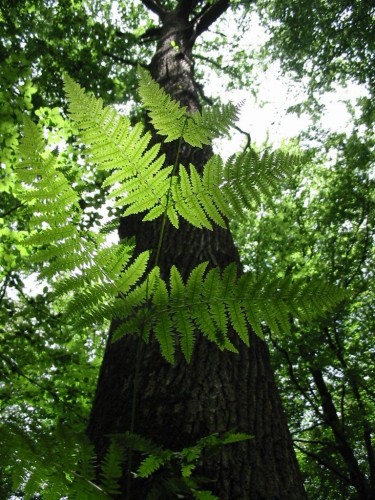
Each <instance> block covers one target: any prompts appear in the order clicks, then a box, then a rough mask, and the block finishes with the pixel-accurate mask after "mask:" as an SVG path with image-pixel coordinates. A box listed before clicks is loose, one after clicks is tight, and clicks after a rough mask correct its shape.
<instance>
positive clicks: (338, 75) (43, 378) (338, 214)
mask: <svg viewBox="0 0 375 500" xmlns="http://www.w3.org/2000/svg"><path fill="white" fill-rule="evenodd" d="M177 3H178V2H173V1H170V2H168V1H165V2H153V1H151V0H150V1H146V0H145V1H144V2H117V3H111V2H108V3H107V2H88V1H83V0H82V1H81V0H74V1H73V0H71V1H62V0H60V1H58V2H57V1H47V2H45V1H44V2H39V1H36V0H34V1H26V2H24V1H20V2H17V1H16V2H12V5H11V6H9V5H8V4H7V2H5V3H4V5H1V18H0V26H1V34H0V37H1V61H0V64H1V77H0V78H1V87H0V99H1V111H0V113H1V122H0V127H1V141H2V142H1V144H2V147H1V171H0V174H1V201H0V203H1V207H0V219H1V229H0V235H1V240H0V264H1V268H0V273H1V275H0V278H1V290H0V299H1V310H0V338H1V346H2V348H1V352H0V360H1V365H0V366H1V373H2V381H1V385H0V391H1V425H2V430H4V432H3V434H2V437H1V438H0V439H1V440H2V445H3V449H4V450H8V453H4V454H3V457H2V459H1V460H2V461H1V462H0V466H1V472H0V474H1V476H0V480H1V483H0V488H1V490H0V491H1V493H0V495H1V497H2V498H12V495H14V497H15V498H16V497H21V498H22V497H23V496H26V497H27V495H33V494H34V491H33V487H34V486H33V485H32V482H31V481H29V479H30V477H32V475H33V474H34V473H35V470H38V474H39V476H40V477H41V479H40V478H39V479H38V480H35V484H37V485H39V487H40V484H43V481H47V482H48V479H47V478H48V477H49V475H50V474H52V472H51V467H54V468H55V469H56V467H57V466H53V463H52V466H51V460H50V458H51V453H52V451H51V449H53V453H54V454H55V455H54V456H55V457H58V456H63V455H64V453H68V452H67V449H68V448H69V446H70V445H71V443H72V441H69V439H72V440H74V439H76V436H77V435H78V434H79V433H80V432H81V431H82V430H84V429H85V427H86V425H87V420H88V416H89V412H90V408H91V404H92V400H93V395H94V391H95V387H96V380H97V376H98V372H99V368H100V365H101V362H102V357H103V352H104V348H105V341H106V331H107V329H108V324H104V325H100V327H99V326H98V327H97V328H96V329H92V328H85V329H81V330H80V331H75V330H74V329H72V326H71V325H70V324H69V323H64V322H62V320H61V318H62V316H61V311H62V310H63V308H64V304H63V303H60V304H58V305H56V303H55V302H52V294H51V290H52V287H53V284H52V282H51V283H48V281H45V282H43V283H41V285H40V286H38V287H37V288H34V289H32V290H30V286H27V283H30V281H29V280H28V279H27V278H28V277H29V276H34V273H35V271H36V270H37V263H34V262H33V261H32V254H33V250H32V249H30V248H29V247H25V245H23V243H22V242H23V240H24V238H25V235H26V234H28V233H29V231H30V226H29V219H28V216H27V215H26V214H25V213H24V212H23V211H22V208H23V207H22V204H21V203H20V202H19V201H18V200H19V197H18V196H17V192H18V191H17V190H19V189H20V188H19V184H18V181H17V178H16V176H15V174H14V171H15V166H16V164H17V162H18V161H19V150H18V145H19V135H20V131H21V129H22V123H23V115H24V114H25V113H26V114H27V115H28V116H30V117H31V118H32V119H33V120H34V121H37V120H39V123H40V124H41V125H42V126H43V127H44V129H45V130H46V131H47V130H48V135H47V134H46V137H47V141H48V144H49V146H50V148H51V150H53V149H54V148H55V147H57V146H58V147H60V148H62V149H63V150H64V151H63V154H64V155H65V160H66V162H67V164H69V165H70V166H71V167H72V169H73V170H74V169H77V168H78V167H77V166H80V165H81V167H82V165H83V162H82V160H81V156H80V153H79V152H77V151H76V150H75V149H74V148H73V146H72V140H71V137H72V135H73V133H74V130H73V129H72V125H71V122H70V121H68V120H67V112H66V98H65V96H64V93H63V85H62V73H63V72H67V73H68V74H69V75H70V76H71V77H72V78H74V79H75V80H76V81H77V82H78V83H79V84H80V85H82V86H83V87H84V88H85V89H87V90H88V91H91V92H93V93H94V94H95V95H96V96H100V97H101V98H102V99H103V100H104V102H105V104H116V105H118V106H119V109H121V110H124V109H126V111H127V112H130V114H131V117H132V120H134V121H135V120H137V119H139V118H140V116H141V115H140V108H139V100H138V99H139V98H138V97H137V93H136V88H137V65H138V64H139V63H144V64H147V63H148V62H149V60H150V59H151V57H152V54H153V52H154V50H155V44H156V41H157V36H158V31H157V30H158V28H157V18H156V17H155V11H156V12H157V11H158V9H157V8H156V7H155V5H156V6H158V5H161V6H163V8H166V9H167V8H170V9H172V8H174V7H175V6H176V4H177ZM183 3H184V2H183ZM185 3H186V2H185ZM188 3H190V4H191V7H193V8H195V9H196V11H197V12H200V11H203V12H205V10H204V9H206V11H209V10H210V8H212V7H213V6H215V5H219V6H220V7H222V9H224V6H225V7H226V9H225V12H226V13H225V16H223V17H226V19H224V18H223V17H221V18H220V17H218V20H217V22H216V24H213V25H212V26H210V29H209V32H208V33H206V35H205V36H202V37H200V38H199V39H198V41H199V43H198V42H197V43H196V44H195V47H194V61H195V72H196V77H197V80H198V81H199V82H201V83H202V93H201V99H202V102H204V103H207V100H212V101H214V102H215V103H217V102H219V101H220V100H224V101H226V96H225V93H224V94H223V95H220V96H218V95H206V92H207V91H206V90H204V89H205V88H208V87H205V83H206V80H205V72H206V68H207V67H209V68H210V69H211V70H212V71H213V72H216V73H217V74H218V75H220V78H221V79H222V80H224V81H225V82H226V86H227V89H228V90H231V89H250V90H251V91H252V92H253V93H254V94H255V96H256V94H257V90H258V88H259V85H262V80H261V78H260V77H259V75H261V74H262V72H263V71H265V68H266V67H267V66H268V65H270V64H271V62H272V61H278V62H279V64H280V67H281V69H282V70H283V71H284V72H285V74H286V75H287V76H288V78H289V79H290V81H295V82H298V84H299V85H301V86H303V88H304V91H305V96H306V99H305V100H304V101H303V102H296V103H294V105H293V106H292V108H291V109H290V112H294V113H297V114H300V115H301V114H303V115H305V116H308V117H309V118H310V120H311V123H312V125H311V126H310V127H309V128H308V129H306V130H304V131H303V133H301V134H300V136H299V137H296V138H295V139H294V140H291V141H288V142H285V143H283V144H282V148H283V149H284V150H285V151H287V152H289V153H295V154H298V155H300V156H302V157H303V159H304V161H303V162H302V163H301V164H300V165H299V166H298V167H297V168H296V169H295V171H294V172H293V174H292V175H291V176H290V177H288V179H286V181H284V182H283V183H282V184H281V185H280V186H279V188H278V190H276V191H275V192H274V193H273V196H272V198H271V199H268V201H267V203H265V204H264V205H262V206H261V208H260V210H257V211H248V212H247V215H246V220H245V221H241V222H240V221H234V222H233V223H232V232H233V234H234V237H235V240H236V244H237V247H238V250H239V252H240V254H241V259H242V262H243V264H244V266H245V268H246V269H247V270H249V271H251V272H253V273H255V274H256V275H258V274H259V275H260V274H262V273H263V272H265V271H267V272H268V271H272V273H273V274H274V276H278V277H282V276H284V275H285V274H286V273H292V274H293V276H296V277H298V278H307V279H310V278H314V277H317V276H318V277H320V278H322V279H324V280H326V281H327V282H330V283H335V284H337V285H339V286H341V287H344V288H347V289H348V290H350V292H351V294H350V298H349V299H347V300H345V301H344V302H342V303H341V305H340V306H339V307H338V308H337V309H336V310H335V312H334V313H333V314H329V315H327V316H326V317H325V318H324V319H323V320H316V321H314V322H312V323H311V324H309V325H304V324H303V325H301V324H299V323H298V322H295V321H294V322H291V330H290V333H288V334H285V333H284V334H281V335H278V336H275V335H274V334H273V333H271V332H270V331H269V330H267V329H265V331H264V334H265V336H266V339H267V343H268V345H269V349H270V353H271V360H272V365H273V368H274V371H275V375H276V378H277V386H278V389H279V392H280V393H281V397H282V401H283V406H284V409H285V411H286V414H287V416H288V423H289V429H290V432H291V435H292V439H293V443H294V447H295V450H296V454H297V458H298V462H299V466H300V469H301V472H302V475H303V478H304V484H305V489H306V492H307V495H308V498H312V499H315V498H316V499H319V498H322V499H323V498H325V499H337V498H343V499H344V498H371V497H370V496H369V495H371V492H372V494H374V491H375V454H374V437H373V432H374V420H375V407H374V404H375V394H374V389H373V373H374V368H375V367H374V364H375V363H374V345H373V344H374V342H373V339H374V323H375V315H374V247H373V243H374V189H373V188H374V178H375V177H374V176H375V173H374V131H373V119H374V114H375V112H374V106H373V95H374V80H375V77H374V67H375V65H374V62H375V61H374V32H375V30H374V15H375V9H374V7H373V6H372V5H371V2H367V1H351V2H345V1H339V0H336V1H334V2H330V3H329V5H327V4H326V2H323V1H318V2H315V3H314V6H313V7H311V3H310V2H305V1H302V0H296V1H293V2H284V1H282V0H274V1H259V2H240V1H238V2H230V3H229V2H222V1H218V2H214V1H209V2H207V3H206V4H205V3H204V2H200V1H197V2H188ZM224 4H225V5H224ZM226 4H228V5H226ZM227 9H228V10H227ZM223 11H224V10H223ZM150 12H152V13H153V15H151V16H150ZM254 12H256V13H257V16H259V19H260V20H261V23H262V24H263V25H264V27H265V29H266V30H267V33H268V38H267V40H265V41H264V43H263V45H262V46H261V47H260V48H259V47H254V48H253V49H252V50H250V48H249V47H246V49H245V48H244V47H243V45H242V44H241V42H242V40H243V38H244V34H246V35H247V37H248V36H249V33H251V31H252V23H254V19H255V17H254ZM229 17H230V22H231V23H235V24H236V26H237V32H236V33H235V34H234V35H233V36H231V37H229V36H226V30H227V28H226V26H227V24H226V23H228V18H229ZM353 83H354V84H359V85H361V86H362V88H363V94H362V96H361V97H360V98H359V99H357V100H356V102H351V103H348V112H349V113H350V116H351V120H350V126H349V127H347V128H346V129H345V130H343V129H342V128H341V129H340V131H339V132H335V131H332V130H324V129H323V128H322V126H321V122H320V118H321V116H322V115H324V113H325V109H324V106H323V105H322V96H323V95H324V93H325V92H328V91H331V92H332V91H333V92H335V91H337V89H338V87H341V86H344V87H345V85H352V84H353ZM210 93H211V94H213V90H212V87H211V90H210ZM124 103H125V104H126V105H125V106H124ZM338 125H341V124H338ZM252 126H253V127H254V128H260V127H261V125H259V124H257V123H253V124H252ZM241 127H242V128H244V126H243V122H242V123H241ZM246 132H247V133H248V134H249V135H244V138H243V140H242V143H243V146H242V147H246V146H247V145H248V142H249V141H251V146H252V147H254V148H255V149H258V150H260V151H263V150H265V149H267V148H269V147H271V145H270V144H268V143H264V144H254V141H253V139H252V137H253V135H254V133H253V132H252V130H251V127H250V126H249V127H246ZM240 134H241V133H240ZM241 135H242V134H241ZM241 135H240V136H241ZM236 140H237V141H238V139H236ZM62 145H63V146H62ZM85 168H86V167H85ZM82 182H84V183H85V184H86V185H90V186H91V187H92V189H91V198H86V199H83V200H81V205H82V207H83V209H84V210H85V224H86V227H87V229H90V228H93V227H96V226H99V227H100V226H101V225H102V217H103V214H102V213H100V212H98V210H97V207H99V206H101V203H102V200H103V196H104V194H103V192H101V191H100V190H98V189H97V185H98V179H97V176H96V174H95V173H94V171H93V169H90V168H87V170H86V171H85V172H84V173H83V174H82ZM108 215H109V217H110V218H111V220H112V219H115V218H116V217H117V216H118V214H117V213H116V212H115V210H114V209H113V208H112V207H109V214H108ZM33 287H34V285H33ZM36 292H37V293H36ZM9 429H13V430H14V429H17V432H18V430H19V431H20V432H21V431H22V433H23V434H22V435H23V436H24V437H25V435H26V437H27V438H29V439H30V442H31V443H33V444H32V445H31V444H30V446H29V447H27V446H26V445H25V446H24V447H23V448H22V449H19V450H18V451H17V453H16V454H14V450H13V449H11V446H12V443H9V439H8V440H7V438H6V437H3V436H8V437H9ZM14 435H16V432H15V433H14ZM51 436H52V437H51ZM74 446H75V445H74ZM33 447H34V451H33ZM35 448H36V450H37V452H36V453H35ZM47 450H49V452H48V453H47ZM44 455H45V456H44ZM68 462H69V461H68V460H67V461H66V464H68ZM62 463H63V464H64V461H62ZM69 463H70V462H69ZM54 473H56V470H55V471H54ZM59 473H60V474H62V475H63V474H64V473H65V474H69V473H71V471H64V470H61V471H59ZM17 482H18V484H17ZM28 488H29V489H28Z"/></svg>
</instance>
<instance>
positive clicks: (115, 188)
mask: <svg viewBox="0 0 375 500" xmlns="http://www.w3.org/2000/svg"><path fill="white" fill-rule="evenodd" d="M64 82H65V90H66V93H67V96H68V100H69V103H70V106H69V110H70V114H71V118H72V119H73V120H74V121H75V122H76V124H77V126H78V129H79V131H80V137H81V140H82V142H83V143H84V144H85V145H86V146H87V148H88V150H87V152H88V154H89V156H90V159H91V161H93V162H94V163H96V164H97V166H98V169H100V170H106V171H108V170H111V171H112V173H111V175H110V176H109V177H107V179H106V180H105V181H104V183H103V187H109V188H110V193H109V198H115V199H116V201H115V206H117V207H125V208H126V210H125V212H124V215H129V214H133V213H139V212H144V211H147V210H152V209H154V207H155V206H156V205H161V208H158V211H159V212H158V215H157V216H159V215H160V214H161V213H163V211H164V210H165V209H166V206H165V205H163V201H165V199H166V195H167V192H168V189H169V182H166V179H167V177H168V176H169V175H170V173H171V171H172V168H173V167H170V166H169V167H164V168H163V165H164V161H165V155H161V156H159V150H160V145H154V146H153V147H151V148H148V145H149V142H150V139H151V134H150V132H146V133H143V126H142V125H141V124H140V123H138V124H137V125H135V127H133V128H131V126H130V121H129V119H128V118H126V117H124V116H122V115H120V114H119V113H117V112H116V110H114V109H112V108H110V107H103V102H102V100H101V99H95V98H94V97H93V96H89V95H87V94H86V93H85V92H84V91H83V90H82V89H81V87H80V86H79V85H78V84H77V83H75V82H74V81H73V80H72V79H71V78H69V77H68V76H65V79H64Z"/></svg>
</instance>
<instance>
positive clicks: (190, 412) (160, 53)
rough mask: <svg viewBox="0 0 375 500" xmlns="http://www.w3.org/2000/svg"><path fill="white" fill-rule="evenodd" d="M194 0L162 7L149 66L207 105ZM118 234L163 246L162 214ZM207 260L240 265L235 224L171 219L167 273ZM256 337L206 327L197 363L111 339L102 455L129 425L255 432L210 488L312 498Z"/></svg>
mask: <svg viewBox="0 0 375 500" xmlns="http://www.w3.org/2000/svg"><path fill="white" fill-rule="evenodd" d="M151 3H153V2H151ZM218 3H220V2H218ZM222 3H223V4H224V3H225V2H222ZM190 4H191V2H186V1H185V2H184V1H181V2H180V3H179V6H178V7H177V8H176V10H174V11H171V12H165V11H163V10H162V9H161V10H160V12H158V14H160V16H161V19H162V22H163V24H162V30H161V35H160V41H159V44H158V48H157V52H156V54H155V56H154V57H153V59H152V62H151V65H150V69H151V72H152V76H153V77H154V79H155V80H157V81H158V82H159V84H160V85H162V86H163V87H164V88H165V89H166V90H167V92H168V93H170V94H171V95H172V97H173V98H175V99H177V100H178V101H180V102H181V103H182V104H183V105H185V106H187V107H188V109H189V110H190V111H192V110H195V109H197V108H198V107H199V100H198V88H197V85H196V83H195V81H194V75H193V63H192V54H191V51H192V46H193V43H194V39H195V36H196V34H199V29H198V30H197V29H196V30H195V31H194V26H193V25H192V23H189V20H188V17H189V13H190V12H189V6H190V7H191V5H190ZM219 14H220V12H218V15H219ZM203 20H204V19H203ZM200 22H202V19H200ZM207 22H208V20H207ZM196 27H197V25H196V26H195V28H196ZM201 29H202V25H201ZM171 42H172V43H171ZM164 152H165V153H166V155H167V162H168V164H173V163H174V161H175V155H176V147H175V145H171V146H164ZM211 154H212V151H211V148H209V147H206V148H204V149H200V150H198V149H193V148H191V147H190V146H188V145H187V144H184V145H183V147H182V151H181V157H180V162H181V163H184V164H188V163H189V162H191V163H193V164H194V165H195V166H196V168H197V169H198V170H199V169H201V168H202V166H203V165H204V163H205V162H206V161H207V159H208V158H209V156H210V155H211ZM119 232H120V237H121V238H124V237H129V236H134V235H135V237H136V253H137V254H138V253H139V252H142V251H143V250H146V249H154V250H155V249H156V247H157V243H158V239H159V234H160V220H159V221H156V222H152V223H141V218H140V217H138V216H132V217H128V218H126V219H125V220H122V221H121V225H120V230H119ZM206 260H208V261H209V262H210V265H211V266H219V267H224V266H226V265H228V264H229V263H230V262H233V261H234V262H236V263H237V264H238V266H239V267H240V261H239V257H238V253H237V250H236V248H235V245H234V243H233V240H232V237H231V235H230V232H229V231H226V230H223V229H221V228H219V227H215V228H214V230H213V231H208V230H198V229H195V228H194V227H192V226H190V225H189V224H187V223H184V222H182V223H181V228H180V229H179V230H178V231H176V230H175V229H174V228H172V227H171V226H170V225H168V226H167V228H166V233H165V236H164V241H163V246H162V252H161V256H160V261H159V266H160V268H161V272H162V275H163V276H164V277H166V276H168V275H169V269H170V267H171V266H172V265H173V264H175V265H176V266H177V267H178V269H179V270H180V272H181V274H182V275H183V276H184V277H185V278H186V277H187V276H188V275H189V273H190V272H191V270H192V269H193V268H194V267H195V266H196V265H197V264H199V263H200V262H202V261H206ZM250 339H251V346H250V348H247V347H246V346H245V345H244V344H242V343H239V342H237V339H236V337H235V336H234V335H233V343H235V345H236V346H237V347H238V349H239V354H238V355H237V354H233V353H230V352H221V351H220V350H219V349H218V347H217V346H215V345H213V344H212V343H210V342H208V341H207V340H206V339H204V338H202V336H200V335H199V334H198V338H197V343H196V347H195V351H194V353H193V357H192V360H191V363H190V364H189V365H188V364H187V363H186V362H185V361H184V359H183V357H182V355H179V354H177V356H176V362H175V365H173V366H172V365H170V364H168V363H167V362H166V361H165V360H164V359H163V358H162V356H161V354H160V348H159V345H158V344H157V343H156V342H155V341H150V343H149V344H144V343H142V341H140V340H138V339H137V338H135V337H124V338H122V339H121V340H120V341H118V342H116V343H114V344H112V343H111V341H110V339H109V341H108V345H107V348H106V352H105V355H104V359H103V364H102V367H101V372H100V376H99V381H98V386H97V392H96V396H95V400H94V404H93V408H92V413H91V417H90V422H89V426H88V434H89V437H90V438H91V439H92V440H93V442H94V443H95V446H96V449H97V452H98V456H99V457H102V456H103V454H104V452H105V449H106V447H107V446H108V435H109V434H113V433H120V432H124V431H126V430H133V431H134V432H136V433H138V434H141V435H144V436H146V437H148V438H150V439H152V440H153V441H155V442H156V443H157V444H160V445H163V446H166V447H169V448H172V449H174V450H180V449H182V448H183V447H186V446H189V445H193V444H194V443H195V442H196V441H197V440H198V439H199V438H201V437H204V436H207V435H209V434H211V433H224V432H226V431H229V430H235V431H240V432H246V433H249V434H251V435H253V436H254V439H251V440H249V441H246V442H243V443H238V444H233V445H228V446H224V447H223V448H222V449H221V450H220V452H219V453H218V454H217V455H215V456H214V457H213V458H210V459H208V460H206V461H204V463H203V465H202V467H201V470H200V471H199V472H200V474H202V475H204V476H206V477H207V478H208V479H209V480H210V483H209V484H208V485H207V487H206V488H207V489H211V490H212V491H213V492H214V493H216V494H217V495H218V496H219V498H220V499H222V500H224V499H230V500H234V499H246V498H249V499H252V500H257V499H267V500H270V499H289V500H290V499H302V498H305V493H304V489H303V486H302V480H301V477H300V474H299V471H298V465H297V461H296V458H295V454H294V451H293V446H292V441H291V437H290V434H289V431H288V427H287V422H286V418H285V416H284V414H283V411H282V408H281V403H280V398H279V395H278V392H277V388H276V385H275V380H274V376H273V372H272V368H271V365H270V360H269V355H268V350H267V346H266V344H265V343H264V342H263V341H262V340H260V339H259V338H258V337H257V336H256V335H255V334H253V333H252V332H251V333H250ZM132 410H135V412H134V413H133V411H132ZM132 421H134V426H133V424H132ZM134 467H135V466H134V464H133V470H134ZM123 484H124V486H123V488H124V491H123V495H121V498H125V497H126V498H127V499H128V498H129V497H130V496H131V498H135V499H142V498H145V497H146V491H147V490H148V488H149V484H148V483H147V481H146V480H143V481H142V480H133V481H132V491H131V495H130V496H129V492H128V491H125V490H126V480H125V477H124V481H123Z"/></svg>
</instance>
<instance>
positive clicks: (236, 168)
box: [167, 150, 297, 229]
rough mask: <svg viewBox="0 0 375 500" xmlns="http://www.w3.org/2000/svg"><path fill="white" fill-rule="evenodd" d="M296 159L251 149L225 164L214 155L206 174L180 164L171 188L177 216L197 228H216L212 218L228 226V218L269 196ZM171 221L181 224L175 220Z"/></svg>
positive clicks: (192, 166)
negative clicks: (212, 223)
mask: <svg viewBox="0 0 375 500" xmlns="http://www.w3.org/2000/svg"><path fill="white" fill-rule="evenodd" d="M296 161H297V159H296V158H291V157H288V156H286V155H283V154H282V153H272V154H268V153H266V154H264V155H263V156H262V157H260V156H259V155H258V154H257V153H256V152H255V151H253V150H250V151H246V152H244V153H241V154H240V155H238V156H232V157H230V158H229V159H228V161H227V162H226V164H225V165H224V164H223V162H222V160H221V158H220V157H219V156H213V157H211V158H210V159H209V161H208V162H207V163H206V165H205V166H204V169H203V174H202V176H200V175H199V173H198V172H197V170H196V168H195V167H194V165H190V166H189V172H187V170H186V169H185V167H183V166H182V165H180V168H179V176H178V177H177V176H176V178H175V179H174V180H173V183H172V189H171V195H172V196H171V201H170V204H171V207H173V208H172V209H173V216H174V217H175V216H176V214H177V215H179V216H181V217H183V218H184V219H186V220H187V221H188V222H189V223H190V224H192V225H194V226H196V227H205V228H208V229H212V225H211V221H212V222H214V223H215V224H218V225H220V226H222V227H227V225H226V222H225V219H229V220H230V219H234V218H238V217H241V216H243V214H244V212H245V209H247V208H251V207H254V206H255V205H256V204H258V205H259V204H260V203H261V202H262V201H263V200H264V199H266V198H269V197H270V196H271V194H272V189H274V188H275V187H276V186H277V185H278V184H279V183H280V182H281V180H282V179H283V178H284V177H286V176H287V175H289V174H290V172H291V169H292V166H293V165H294V163H295V162H296ZM167 215H168V216H169V213H167ZM170 220H171V217H170ZM171 223H172V224H173V225H175V226H176V227H177V226H178V224H176V222H175V221H173V220H171Z"/></svg>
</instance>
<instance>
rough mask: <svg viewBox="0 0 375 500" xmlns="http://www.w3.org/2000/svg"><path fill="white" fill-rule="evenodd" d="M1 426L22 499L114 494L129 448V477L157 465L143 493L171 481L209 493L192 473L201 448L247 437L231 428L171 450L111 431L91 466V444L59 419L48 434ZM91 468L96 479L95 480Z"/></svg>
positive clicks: (158, 494)
mask: <svg viewBox="0 0 375 500" xmlns="http://www.w3.org/2000/svg"><path fill="white" fill-rule="evenodd" d="M1 430H2V431H4V432H2V433H1V438H0V443H1V445H2V451H3V457H4V459H6V460H7V463H8V464H11V467H12V481H13V487H14V488H15V489H18V488H22V492H23V495H24V498H25V499H29V498H33V496H34V495H35V494H41V495H42V496H43V498H46V499H51V500H56V499H57V498H61V497H63V496H67V497H68V498H77V499H78V498H79V499H87V500H89V499H90V500H102V499H106V498H112V496H113V495H116V494H119V492H120V486H119V480H120V478H121V477H122V475H123V469H124V468H125V467H126V466H127V463H128V458H129V456H130V453H131V452H138V453H140V458H139V460H138V462H139V463H138V465H137V470H136V472H134V473H133V476H134V479H135V480H139V479H147V478H149V477H150V476H151V475H153V476H154V475H155V473H157V472H158V471H160V470H161V469H162V473H161V474H159V475H156V477H155V478H154V481H153V483H152V484H150V494H149V496H148V497H147V498H163V496H164V495H163V493H164V494H165V493H166V492H168V494H170V493H171V487H172V485H173V493H174V494H182V493H185V494H186V493H190V494H193V495H194V498H212V499H215V498H217V497H215V496H214V495H212V493H210V492H209V491H207V490H202V489H201V485H200V479H199V476H197V477H196V478H195V477H194V471H195V469H196V468H197V466H198V465H199V462H200V461H201V460H202V455H203V453H210V454H211V455H212V454H215V453H217V452H218V450H219V449H220V447H221V446H226V445H233V444H235V443H240V442H243V441H245V440H248V439H251V438H252V436H249V435H247V434H244V433H237V432H228V433H226V434H225V435H223V436H219V435H216V434H212V435H210V436H206V437H204V438H201V439H199V440H198V441H197V442H196V443H195V444H194V445H192V446H190V447H187V448H184V449H183V450H181V451H173V450H171V449H164V448H163V447H160V446H157V445H156V444H154V443H152V442H150V441H149V440H147V439H145V438H144V437H142V436H139V435H137V434H133V433H129V432H127V433H125V434H119V435H113V436H111V440H110V444H109V447H108V450H107V452H106V455H105V456H104V458H103V460H102V461H101V463H100V464H99V467H97V466H96V465H95V462H96V458H95V453H94V449H93V445H92V444H91V443H90V442H89V440H88V439H87V437H86V435H85V434H84V433H77V432H74V431H73V430H72V429H70V428H69V427H67V426H64V425H62V424H58V426H57V429H56V431H55V433H54V434H53V435H40V433H39V434H38V437H37V439H35V437H34V435H33V434H32V433H30V432H26V431H24V430H21V429H20V428H19V427H17V426H14V425H7V426H6V427H3V428H2V429H1ZM14 450H16V454H15V453H14ZM97 468H99V477H100V482H99V484H96V482H97V475H98V474H97V470H96V469H97Z"/></svg>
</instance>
